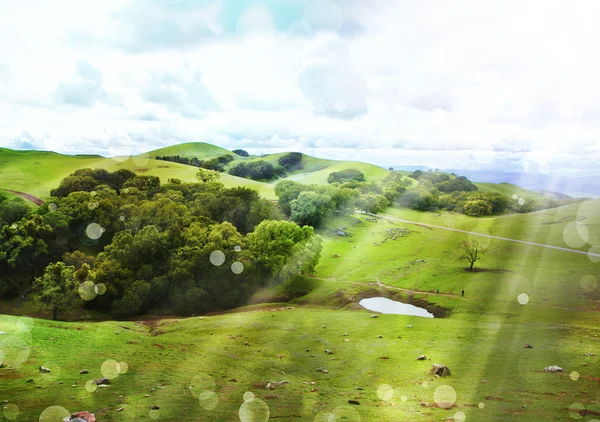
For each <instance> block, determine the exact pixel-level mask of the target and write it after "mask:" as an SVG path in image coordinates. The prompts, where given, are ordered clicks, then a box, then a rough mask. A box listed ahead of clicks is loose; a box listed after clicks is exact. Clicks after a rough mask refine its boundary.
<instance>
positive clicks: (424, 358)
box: [417, 355, 427, 360]
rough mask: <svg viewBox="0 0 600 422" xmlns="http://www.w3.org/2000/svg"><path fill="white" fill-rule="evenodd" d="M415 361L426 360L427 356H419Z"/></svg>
mask: <svg viewBox="0 0 600 422" xmlns="http://www.w3.org/2000/svg"><path fill="white" fill-rule="evenodd" d="M417 360H427V356H425V355H421V356H419V357H418V358H417Z"/></svg>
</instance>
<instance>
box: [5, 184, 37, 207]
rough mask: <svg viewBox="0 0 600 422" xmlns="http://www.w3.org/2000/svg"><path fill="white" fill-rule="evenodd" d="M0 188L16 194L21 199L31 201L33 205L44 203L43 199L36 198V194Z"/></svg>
mask: <svg viewBox="0 0 600 422" xmlns="http://www.w3.org/2000/svg"><path fill="white" fill-rule="evenodd" d="M0 190H1V191H5V192H10V193H14V194H15V195H18V196H20V197H21V198H23V199H26V200H28V201H30V202H33V203H34V204H35V205H42V204H43V203H44V201H42V200H41V199H40V198H38V197H37V196H33V195H31V194H29V193H25V192H19V191H16V190H10V189H2V188H0Z"/></svg>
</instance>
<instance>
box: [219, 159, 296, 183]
mask: <svg viewBox="0 0 600 422" xmlns="http://www.w3.org/2000/svg"><path fill="white" fill-rule="evenodd" d="M281 170H283V169H281ZM281 170H279V171H278V170H276V169H275V167H273V164H271V163H269V162H268V161H263V160H258V161H250V162H249V163H239V164H238V165H236V166H235V167H232V168H230V169H229V174H231V175H234V176H238V177H244V178H246V179H252V180H272V179H275V178H276V177H277V176H279V175H282V174H283V175H285V170H283V172H282V171H281ZM278 173H279V174H278Z"/></svg>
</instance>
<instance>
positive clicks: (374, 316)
mask: <svg viewBox="0 0 600 422" xmlns="http://www.w3.org/2000/svg"><path fill="white" fill-rule="evenodd" d="M371 318H379V315H375V314H373V315H371Z"/></svg>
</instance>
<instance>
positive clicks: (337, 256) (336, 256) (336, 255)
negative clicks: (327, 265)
mask: <svg viewBox="0 0 600 422" xmlns="http://www.w3.org/2000/svg"><path fill="white" fill-rule="evenodd" d="M331 257H332V258H339V257H340V256H339V255H338V254H336V253H334V254H333V255H331Z"/></svg>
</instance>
